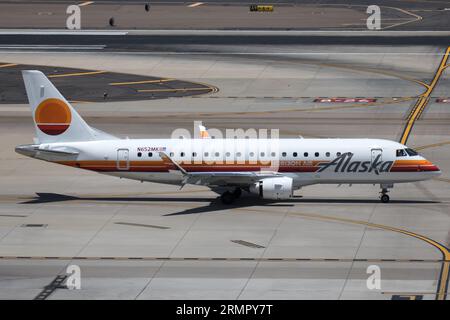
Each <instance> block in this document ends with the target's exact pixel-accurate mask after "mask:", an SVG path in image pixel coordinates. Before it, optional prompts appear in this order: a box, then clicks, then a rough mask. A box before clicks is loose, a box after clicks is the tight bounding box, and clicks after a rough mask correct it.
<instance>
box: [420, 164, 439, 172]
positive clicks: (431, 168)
mask: <svg viewBox="0 0 450 320" xmlns="http://www.w3.org/2000/svg"><path fill="white" fill-rule="evenodd" d="M420 170H421V171H426V172H428V173H430V174H433V175H440V174H441V169H439V167H438V166H437V165H435V164H434V163H430V164H427V165H422V166H420Z"/></svg>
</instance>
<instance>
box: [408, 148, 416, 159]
mask: <svg viewBox="0 0 450 320" xmlns="http://www.w3.org/2000/svg"><path fill="white" fill-rule="evenodd" d="M405 150H406V152H407V153H408V154H409V155H410V156H411V157H414V156H418V155H419V153H418V152H417V151H415V150H413V149H410V148H407V149H405Z"/></svg>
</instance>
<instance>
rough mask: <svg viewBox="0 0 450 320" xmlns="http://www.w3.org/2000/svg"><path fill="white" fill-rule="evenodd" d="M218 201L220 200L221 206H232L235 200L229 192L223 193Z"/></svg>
mask: <svg viewBox="0 0 450 320" xmlns="http://www.w3.org/2000/svg"><path fill="white" fill-rule="evenodd" d="M220 199H221V200H222V203H223V204H232V203H233V202H234V200H235V199H236V198H235V196H234V194H233V193H231V192H230V191H225V192H224V193H223V194H222V195H221V196H220Z"/></svg>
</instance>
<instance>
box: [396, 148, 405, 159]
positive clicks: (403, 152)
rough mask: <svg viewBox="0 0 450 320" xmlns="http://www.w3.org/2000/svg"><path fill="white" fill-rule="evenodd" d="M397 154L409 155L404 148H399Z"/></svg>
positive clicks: (399, 155)
mask: <svg viewBox="0 0 450 320" xmlns="http://www.w3.org/2000/svg"><path fill="white" fill-rule="evenodd" d="M396 154H397V157H406V156H407V154H406V151H405V150H404V149H398V150H397V152H396Z"/></svg>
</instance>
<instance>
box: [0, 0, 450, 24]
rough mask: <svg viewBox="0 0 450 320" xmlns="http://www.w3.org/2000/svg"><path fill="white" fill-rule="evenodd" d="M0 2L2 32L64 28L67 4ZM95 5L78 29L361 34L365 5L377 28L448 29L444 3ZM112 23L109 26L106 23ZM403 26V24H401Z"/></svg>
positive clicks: (88, 7) (448, 12)
mask: <svg viewBox="0 0 450 320" xmlns="http://www.w3.org/2000/svg"><path fill="white" fill-rule="evenodd" d="M27 3H29V2H24V1H14V2H10V1H2V2H0V7H3V10H2V11H1V12H0V17H1V20H0V27H2V28H18V27H21V28H65V21H66V18H67V15H66V13H65V9H66V7H67V5H69V4H73V3H71V2H68V1H53V2H49V1H43V2H40V1H35V2H34V3H33V6H29V5H27ZM144 3H147V2H146V1H133V2H123V1H94V2H93V3H92V4H89V5H86V6H83V7H82V12H83V17H84V19H83V21H84V22H83V23H84V25H83V28H101V29H111V28H112V29H114V28H115V29H252V28H258V29H283V30H286V29H293V30H295V29H301V30H332V29H334V30H364V29H366V23H365V19H366V18H367V14H366V8H367V6H368V5H379V6H380V7H381V9H382V28H389V29H392V30H416V31H417V30H450V22H449V21H450V19H449V17H450V10H446V9H447V8H449V7H450V4H449V2H448V1H429V2H427V1H377V2H375V3H374V2H372V1H365V0H359V1H352V3H351V5H349V4H342V3H337V2H336V1H301V2H299V1H283V2H277V1H275V2H273V3H275V11H274V12H273V13H250V14H249V8H248V6H249V5H250V4H253V3H252V2H238V1H226V2H222V1H203V2H202V3H203V4H202V5H200V6H196V7H193V8H191V7H189V5H191V4H193V3H194V2H178V1H169V2H151V10H150V12H146V11H145V10H144V5H143V4H144ZM110 18H114V26H113V27H110V25H109V19H110ZM406 22H407V23H406Z"/></svg>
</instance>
